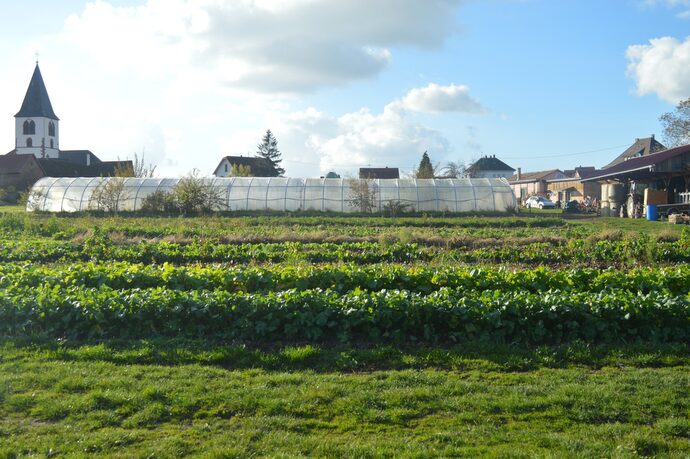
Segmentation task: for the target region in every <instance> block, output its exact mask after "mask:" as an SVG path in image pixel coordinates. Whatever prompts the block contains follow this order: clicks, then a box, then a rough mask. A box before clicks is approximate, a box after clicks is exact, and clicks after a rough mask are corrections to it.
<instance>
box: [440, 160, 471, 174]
mask: <svg viewBox="0 0 690 459" xmlns="http://www.w3.org/2000/svg"><path fill="white" fill-rule="evenodd" d="M465 169H467V166H466V165H465V164H464V163H462V162H461V161H448V162H447V163H446V165H445V166H443V167H442V168H441V174H443V176H444V177H448V178H460V177H462V176H464V175H465Z"/></svg>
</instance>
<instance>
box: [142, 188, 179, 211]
mask: <svg viewBox="0 0 690 459" xmlns="http://www.w3.org/2000/svg"><path fill="white" fill-rule="evenodd" d="M141 211H142V212H146V213H172V212H175V211H177V205H176V203H175V197H174V195H173V194H172V193H169V192H167V191H164V190H156V191H154V192H153V193H151V194H149V195H147V196H146V197H145V198H144V200H143V201H142V203H141Z"/></svg>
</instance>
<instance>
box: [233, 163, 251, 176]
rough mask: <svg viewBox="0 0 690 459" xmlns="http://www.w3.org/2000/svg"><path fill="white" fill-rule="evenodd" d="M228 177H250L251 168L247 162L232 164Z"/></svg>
mask: <svg viewBox="0 0 690 459" xmlns="http://www.w3.org/2000/svg"><path fill="white" fill-rule="evenodd" d="M228 176H229V177H251V176H252V168H251V167H249V166H248V165H247V164H233V165H232V168H231V169H230V173H229V174H228Z"/></svg>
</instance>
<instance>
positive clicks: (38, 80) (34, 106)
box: [14, 62, 59, 120]
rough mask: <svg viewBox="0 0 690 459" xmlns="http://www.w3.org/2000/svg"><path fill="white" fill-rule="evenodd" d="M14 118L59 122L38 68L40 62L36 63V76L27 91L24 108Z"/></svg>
mask: <svg viewBox="0 0 690 459" xmlns="http://www.w3.org/2000/svg"><path fill="white" fill-rule="evenodd" d="M14 117H15V118H33V117H43V118H50V119H53V120H59V118H58V117H57V115H55V112H54V111H53V106H52V105H51V104H50V98H49V97H48V90H47V89H46V85H45V83H43V77H42V76H41V70H40V69H39V68H38V62H36V68H35V69H34V74H33V76H32V77H31V82H30V83H29V89H27V90H26V96H24V102H23V103H22V108H21V109H19V112H18V113H17V114H16V115H14Z"/></svg>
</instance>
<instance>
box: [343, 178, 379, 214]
mask: <svg viewBox="0 0 690 459" xmlns="http://www.w3.org/2000/svg"><path fill="white" fill-rule="evenodd" d="M347 184H348V188H349V190H348V195H347V199H346V200H345V201H346V202H347V204H348V205H349V206H350V207H352V208H355V209H357V210H359V211H360V212H363V213H371V212H373V211H374V210H376V208H377V207H378V205H377V200H378V195H379V189H378V186H377V185H376V182H374V181H373V180H368V179H356V178H351V179H348V180H347Z"/></svg>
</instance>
